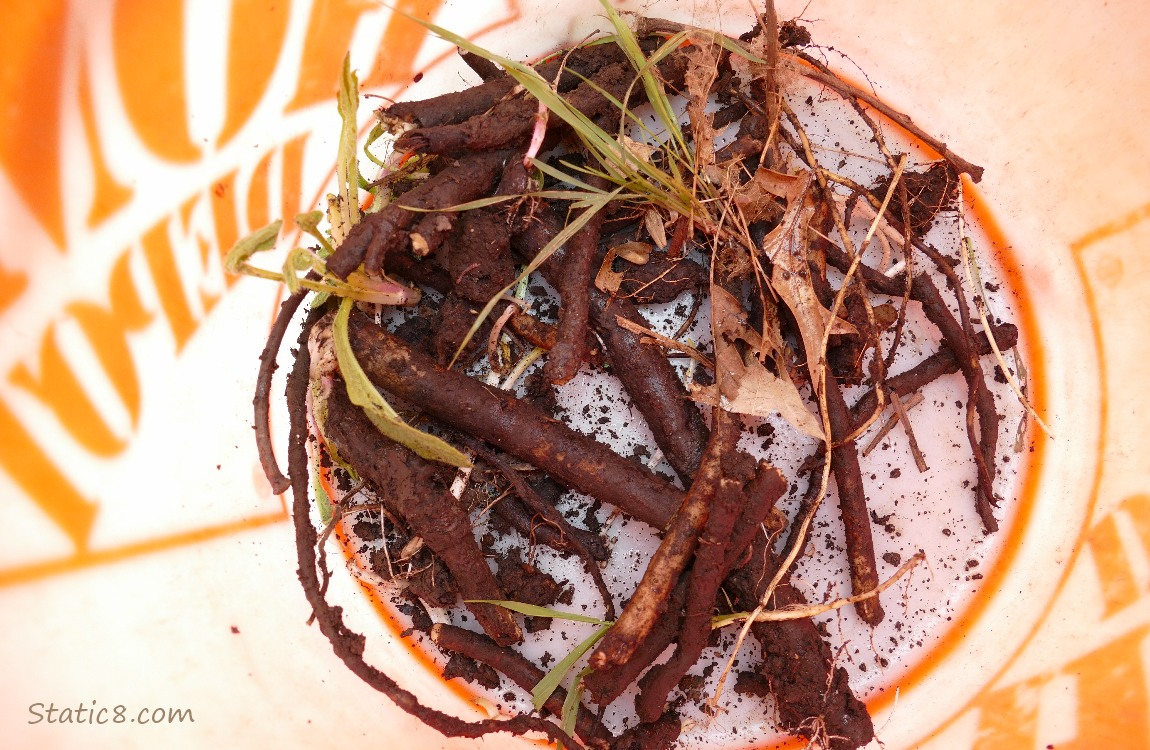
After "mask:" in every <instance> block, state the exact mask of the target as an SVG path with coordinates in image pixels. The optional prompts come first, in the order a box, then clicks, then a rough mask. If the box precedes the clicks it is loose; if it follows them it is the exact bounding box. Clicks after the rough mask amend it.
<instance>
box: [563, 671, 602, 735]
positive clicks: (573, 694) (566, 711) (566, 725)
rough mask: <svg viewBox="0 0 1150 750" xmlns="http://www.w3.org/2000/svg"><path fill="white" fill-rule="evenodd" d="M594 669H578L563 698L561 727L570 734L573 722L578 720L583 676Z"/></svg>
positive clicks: (573, 730)
mask: <svg viewBox="0 0 1150 750" xmlns="http://www.w3.org/2000/svg"><path fill="white" fill-rule="evenodd" d="M592 671H594V670H592V669H591V667H584V668H583V669H581V670H579V674H578V675H577V676H576V677H575V682H574V683H572V684H571V689H570V690H568V691H567V697H566V698H564V699H563V712H562V714H561V716H560V719H561V720H562V724H561V728H562V729H563V731H564V732H566V733H567V734H568V735H570V736H574V734H575V724H576V723H577V722H578V720H579V696H581V695H582V694H583V678H584V677H586V676H587V675H589V674H591V672H592Z"/></svg>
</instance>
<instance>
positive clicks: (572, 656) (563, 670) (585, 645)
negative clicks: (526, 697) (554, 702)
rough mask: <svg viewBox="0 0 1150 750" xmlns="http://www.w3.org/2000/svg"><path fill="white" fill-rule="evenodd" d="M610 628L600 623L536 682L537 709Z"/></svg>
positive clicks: (533, 691) (534, 689) (533, 690)
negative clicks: (587, 636)
mask: <svg viewBox="0 0 1150 750" xmlns="http://www.w3.org/2000/svg"><path fill="white" fill-rule="evenodd" d="M610 628H611V626H610V625H607V624H604V625H600V626H599V627H598V628H596V629H595V632H594V633H592V634H591V636H590V637H589V638H587V640H585V641H583V642H582V643H580V644H579V645H578V646H576V647H575V648H574V649H572V650H571V653H569V654H567V656H565V657H563V660H562V661H560V662H559V663H558V664H556V665H555V666H554V667H552V668H551V671H550V672H548V673H547V674H545V675H543V679H542V680H540V681H539V682H538V683H536V684H535V687H533V688H532V689H531V703H532V705H534V706H535V710H536V711H538V710H540V709H541V708H543V704H544V703H546V702H547V699H548V698H550V697H551V694H552V693H554V692H555V688H557V687H559V683H560V682H562V681H563V678H564V677H565V676H566V675H567V673H568V672H570V671H571V667H573V666H575V662H577V661H579V659H580V658H581V657H582V656H583V654H585V653H587V652H588V651H589V650H591V647H592V646H594V645H595V644H596V643H598V642H599V640H600V639H601V638H602V637H603V636H604V635H605V634H606V633H607V631H608V630H609V629H610ZM572 692H575V690H574V689H572Z"/></svg>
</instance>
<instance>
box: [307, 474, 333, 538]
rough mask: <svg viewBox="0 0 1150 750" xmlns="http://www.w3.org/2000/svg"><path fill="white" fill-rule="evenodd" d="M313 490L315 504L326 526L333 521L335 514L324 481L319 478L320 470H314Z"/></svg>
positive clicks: (321, 520) (320, 518)
mask: <svg viewBox="0 0 1150 750" xmlns="http://www.w3.org/2000/svg"><path fill="white" fill-rule="evenodd" d="M311 486H312V490H313V491H314V492H315V504H316V507H317V508H319V520H320V523H322V524H323V525H324V526H327V525H328V524H329V523H331V518H332V515H333V511H332V507H331V498H329V497H328V496H327V492H326V491H325V490H324V488H323V482H321V481H320V480H319V472H312V479H311Z"/></svg>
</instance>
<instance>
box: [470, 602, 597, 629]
mask: <svg viewBox="0 0 1150 750" xmlns="http://www.w3.org/2000/svg"><path fill="white" fill-rule="evenodd" d="M467 603H468V604H494V605H495V606H497V607H503V608H504V609H509V610H511V611H512V612H518V613H519V614H521V615H527V616H528V617H549V618H551V619H554V620H571V621H573V622H589V623H591V624H592V625H610V624H611V623H609V622H606V621H604V620H598V619H596V618H594V617H588V616H587V615H580V614H577V613H575V612H564V611H563V610H561V609H551V608H550V607H540V606H537V605H535V604H528V603H526V602H516V601H510V600H506V599H468V600H467Z"/></svg>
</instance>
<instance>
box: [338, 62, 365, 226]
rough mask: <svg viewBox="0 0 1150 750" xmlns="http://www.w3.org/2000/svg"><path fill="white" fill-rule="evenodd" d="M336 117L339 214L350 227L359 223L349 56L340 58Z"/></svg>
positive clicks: (354, 91)
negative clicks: (341, 66) (337, 125)
mask: <svg viewBox="0 0 1150 750" xmlns="http://www.w3.org/2000/svg"><path fill="white" fill-rule="evenodd" d="M337 106H338V108H339V117H340V120H341V121H342V123H343V125H342V127H341V128H340V131H339V154H338V157H337V159H336V172H337V179H338V180H339V197H340V199H341V200H342V202H343V203H342V205H341V207H340V212H341V213H342V214H343V220H344V223H345V224H346V225H347V226H351V225H352V224H355V223H356V222H357V221H359V159H358V154H357V153H356V148H355V140H356V134H357V126H356V113H357V112H358V110H359V79H358V78H356V75H355V72H354V71H353V70H352V69H351V53H350V52H349V53H348V54H347V55H345V56H344V58H343V68H341V70H340V74H339V98H338V100H337Z"/></svg>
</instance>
